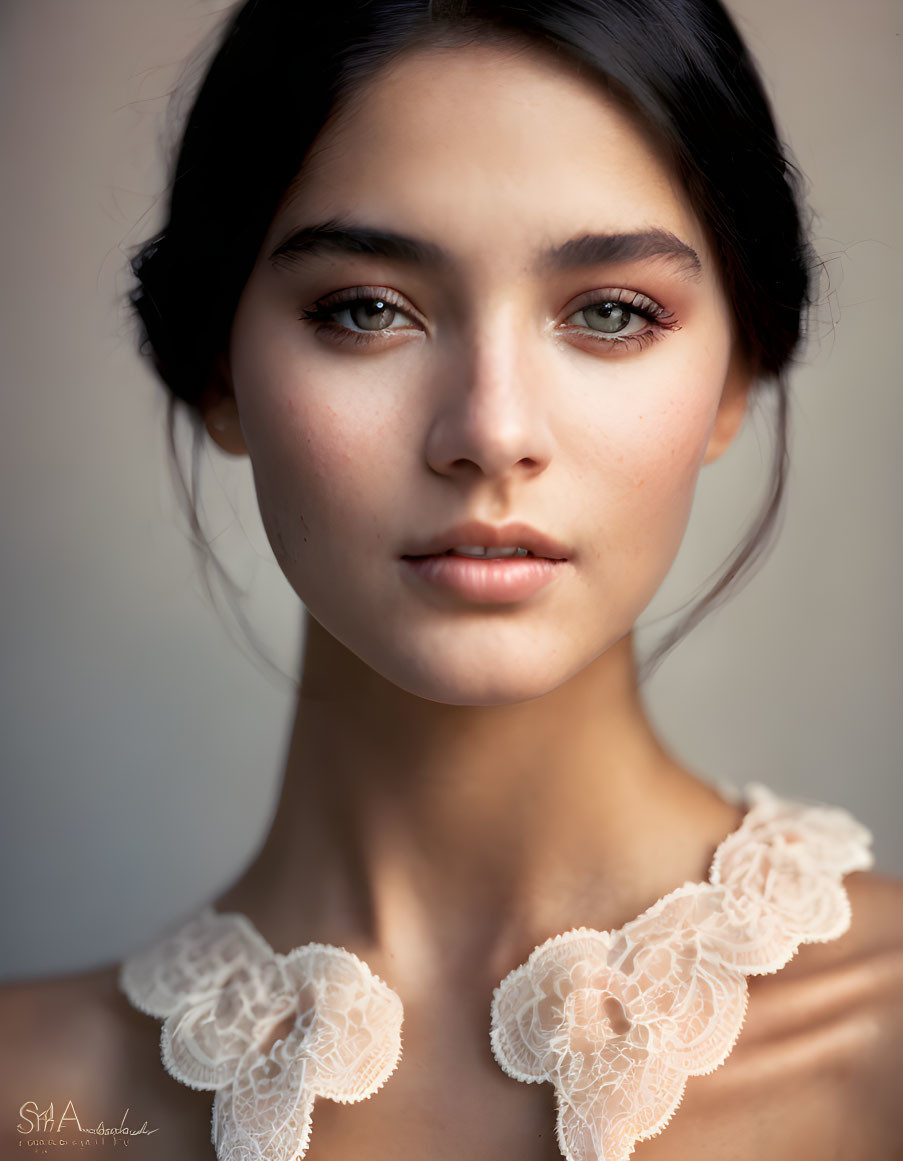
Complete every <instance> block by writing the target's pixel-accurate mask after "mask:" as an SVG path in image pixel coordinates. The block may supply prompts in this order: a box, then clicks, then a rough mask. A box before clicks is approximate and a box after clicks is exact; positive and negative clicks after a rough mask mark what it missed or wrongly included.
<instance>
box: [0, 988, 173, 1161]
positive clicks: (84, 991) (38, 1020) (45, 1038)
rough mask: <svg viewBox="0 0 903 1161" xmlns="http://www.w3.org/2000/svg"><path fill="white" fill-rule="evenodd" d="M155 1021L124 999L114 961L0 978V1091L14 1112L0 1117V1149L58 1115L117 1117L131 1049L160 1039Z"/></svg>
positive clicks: (87, 1121) (138, 1055) (131, 1064)
mask: <svg viewBox="0 0 903 1161" xmlns="http://www.w3.org/2000/svg"><path fill="white" fill-rule="evenodd" d="M155 1024H156V1022H155V1021H152V1020H150V1019H149V1018H148V1017H146V1016H144V1015H143V1014H141V1013H139V1012H136V1011H134V1010H133V1009H132V1008H131V1007H130V1006H129V1004H128V1001H127V1000H126V998H125V996H123V995H122V993H121V992H120V991H119V986H118V967H115V966H110V967H104V968H100V969H97V970H93V971H87V972H79V973H76V974H72V975H66V976H57V977H48V978H43V979H35V980H26V981H21V982H14V983H8V984H3V985H0V1029H2V1033H0V1091H2V1092H3V1094H4V1097H5V1098H6V1107H7V1109H11V1110H12V1113H13V1114H14V1115H13V1116H7V1118H6V1119H5V1120H4V1123H3V1124H2V1125H0V1152H4V1150H5V1149H6V1148H8V1147H9V1146H10V1144H11V1143H15V1146H18V1144H19V1143H20V1142H21V1140H22V1138H23V1134H25V1135H26V1136H27V1135H30V1134H34V1133H35V1132H39V1131H44V1132H49V1131H50V1124H51V1123H53V1124H54V1125H55V1126H57V1127H58V1125H59V1119H60V1118H61V1117H66V1116H68V1125H69V1126H70V1127H71V1126H74V1125H75V1124H76V1121H75V1119H74V1118H75V1117H77V1118H78V1122H79V1123H80V1124H82V1125H97V1124H98V1122H99V1121H100V1120H105V1122H106V1124H107V1125H110V1124H111V1123H117V1124H118V1123H119V1117H120V1115H121V1113H122V1109H119V1105H120V1103H121V1096H122V1093H123V1087H124V1085H129V1084H131V1085H132V1087H133V1090H134V1087H135V1082H136V1080H137V1077H136V1072H135V1069H136V1060H140V1059H142V1058H143V1057H144V1056H145V1055H146V1054H145V1052H144V1051H143V1050H142V1051H141V1052H136V1051H135V1049H136V1047H138V1046H140V1045H141V1042H142V1041H145V1042H148V1043H151V1044H152V1043H153V1042H154V1041H155V1040H156V1041H158V1040H159V1027H158V1026H157V1027H155ZM157 1055H158V1056H159V1053H158V1054H157ZM126 1103H130V1102H126ZM42 1114H47V1116H46V1117H44V1118H43V1119H42ZM114 1115H115V1116H114ZM58 1131H59V1130H58ZM4 1155H5V1152H4Z"/></svg>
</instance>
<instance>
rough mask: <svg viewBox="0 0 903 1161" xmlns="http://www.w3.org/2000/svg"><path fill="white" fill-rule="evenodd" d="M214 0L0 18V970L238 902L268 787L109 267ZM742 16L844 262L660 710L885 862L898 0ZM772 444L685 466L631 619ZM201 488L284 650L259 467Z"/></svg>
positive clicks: (288, 628)
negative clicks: (253, 482) (739, 580)
mask: <svg viewBox="0 0 903 1161" xmlns="http://www.w3.org/2000/svg"><path fill="white" fill-rule="evenodd" d="M225 7H226V5H225V4H224V3H223V0H216V2H214V0H153V2H152V3H151V2H150V0H5V3H4V4H3V5H2V7H0V96H2V100H0V109H2V114H0V116H2V135H3V137H2V156H3V159H4V160H3V168H2V174H3V176H2V186H3V215H2V231H3V249H2V256H3V264H2V276H0V277H2V294H3V303H2V317H3V324H2V325H3V334H2V344H0V360H2V375H3V379H2V383H3V403H4V419H3V423H2V426H0V440H2V458H0V465H2V480H0V483H2V492H0V495H2V535H3V548H4V552H3V559H4V570H3V573H4V582H3V600H2V603H0V642H2V660H3V681H4V691H3V692H4V696H3V699H2V707H3V708H2V717H0V730H2V738H3V770H4V777H3V812H2V832H0V851H2V859H3V865H2V866H0V872H2V873H0V882H2V884H3V893H4V899H3V914H2V931H3V944H4V947H3V954H2V961H0V973H2V974H3V975H4V976H6V977H9V978H12V977H17V976H24V975H30V974H45V973H51V972H56V971H58V970H63V969H70V968H76V967H82V966H89V965H93V964H99V963H101V962H104V961H105V960H109V959H111V958H113V957H116V958H118V957H119V956H120V954H121V953H123V952H124V951H125V950H126V949H127V948H128V947H129V946H130V945H131V944H132V943H133V942H134V941H136V940H137V939H140V938H141V937H142V936H143V935H144V934H146V933H147V932H148V931H149V930H150V929H151V928H153V927H156V926H158V925H160V924H161V923H163V922H165V921H166V920H168V919H170V918H172V917H173V916H174V915H176V914H181V913H182V912H183V911H184V910H185V908H187V907H188V906H191V905H193V904H194V903H198V904H200V903H201V902H203V901H204V900H206V899H207V898H208V897H210V896H212V895H213V894H214V893H215V892H217V891H219V890H221V889H223V888H224V886H225V884H226V883H227V881H229V880H230V879H231V878H233V877H234V876H235V875H236V874H237V873H238V871H239V870H240V868H241V865H242V863H243V862H244V860H245V859H246V858H248V857H249V855H250V854H251V852H252V849H253V847H254V845H255V844H256V843H257V842H258V841H259V840H260V839H261V838H262V837H263V833H264V831H265V829H266V827H267V823H268V816H269V811H270V809H271V807H272V805H273V796H274V794H275V791H276V779H277V777H278V774H279V770H280V760H281V751H282V745H283V738H284V733H285V729H286V726H287V724H288V721H287V715H288V712H289V709H290V693H289V687H288V685H287V683H285V682H282V683H281V684H280V683H278V682H274V681H273V680H272V679H271V678H268V677H266V676H265V675H264V673H263V671H262V669H261V667H260V666H259V665H256V666H255V663H254V662H253V661H249V660H248V659H247V657H246V656H244V655H243V653H242V652H241V651H240V650H239V649H238V648H237V647H236V646H235V645H234V644H233V643H232V642H231V641H230V639H229V637H228V635H227V633H226V632H225V630H224V629H223V627H222V624H221V622H220V621H219V620H218V619H217V617H216V615H215V614H214V613H213V612H212V610H211V608H210V606H209V604H208V603H207V601H206V599H205V598H204V597H203V595H202V590H201V586H200V583H199V581H198V580H197V575H196V572H195V567H194V564H193V562H192V558H191V554H190V550H189V547H188V543H187V538H186V535H185V529H184V522H183V521H182V519H181V518H180V517H179V516H178V515H177V512H176V506H175V502H174V498H173V490H172V486H171V482H170V479H169V476H168V469H167V466H166V456H165V447H164V438H163V393H162V391H161V390H160V389H159V388H158V386H157V384H156V383H155V381H154V380H153V378H152V377H151V375H150V373H149V372H148V370H147V368H146V367H145V366H144V365H143V364H142V363H141V362H140V361H139V359H138V358H137V356H136V355H135V354H134V351H133V332H132V328H131V323H130V321H129V320H128V317H127V315H126V312H125V311H124V310H123V309H122V306H121V302H122V296H123V294H124V292H125V290H126V289H127V287H128V280H127V278H126V276H125V273H124V265H125V257H126V254H127V253H128V252H129V251H130V250H131V248H132V247H134V246H135V245H136V244H137V243H138V242H139V241H140V240H142V239H143V238H144V237H146V236H147V235H148V234H149V233H150V232H151V231H152V229H153V228H154V227H155V225H156V224H157V222H158V220H159V219H158V212H159V204H158V197H159V194H160V192H161V190H162V189H163V185H164V181H165V178H164V171H163V169H162V168H161V163H160V159H161V156H162V155H163V153H164V152H165V149H166V143H167V140H168V139H167V136H166V133H167V130H166V95H167V94H168V92H169V91H170V90H171V89H172V88H173V86H174V85H175V83H176V80H177V78H178V76H179V72H180V68H181V65H182V63H183V61H184V60H185V58H186V57H187V56H188V54H189V52H190V51H191V50H192V49H193V47H194V46H196V45H198V44H199V43H200V42H201V40H202V39H203V37H204V36H205V34H206V33H207V32H208V30H209V29H210V28H211V27H212V26H213V24H214V23H215V18H216V15H217V12H218V11H221V10H224V8H225ZM732 8H733V10H734V11H735V12H736V13H737V15H738V17H739V20H740V23H741V27H742V28H743V29H744V31H745V32H746V34H747V37H748V39H749V41H750V44H751V46H752V48H753V51H754V52H755V53H756V55H757V56H758V58H759V60H760V62H761V64H762V66H763V70H764V74H765V77H766V80H767V83H768V85H769V86H770V90H771V92H772V94H773V96H774V99H775V104H776V107H777V109H778V113H779V117H780V120H781V122H782V124H783V126H784V128H785V132H786V135H787V137H788V139H789V141H790V143H791V145H792V147H793V149H794V151H795V153H796V156H797V158H798V160H799V162H800V164H801V166H802V168H803V169H804V171H805V172H806V173H807V174H808V176H809V179H810V182H811V201H812V203H813V205H814V207H815V209H816V210H817V212H818V214H819V215H820V219H819V222H818V224H817V227H816V240H817V244H818V247H819V250H820V252H821V254H822V255H823V256H824V257H825V258H827V259H828V262H827V269H828V273H829V276H830V281H829V284H827V285H826V287H825V290H826V294H825V298H824V300H823V302H822V305H821V307H820V310H819V312H818V315H817V325H816V332H817V333H816V344H815V345H814V347H813V349H812V350H811V351H810V353H809V354H808V356H807V358H806V361H805V364H804V365H803V366H802V367H801V369H800V370H799V372H798V373H797V374H796V375H795V377H794V380H793V395H794V414H795V432H794V439H793V475H792V481H791V490H790V496H789V504H788V509H787V513H788V514H787V518H786V522H785V526H784V530H783V534H782V538H781V541H780V543H779V547H778V549H777V550H776V552H775V554H774V555H773V557H772V558H771V560H770V561H769V563H768V564H767V565H766V566H765V569H764V571H763V572H762V573H761V574H760V575H759V576H758V578H757V579H755V580H754V581H753V582H752V584H751V585H750V587H749V588H748V589H747V590H745V591H744V592H743V593H742V594H741V595H740V596H738V597H737V598H736V599H735V600H734V601H733V602H732V603H731V604H730V605H729V606H728V607H727V608H726V609H725V610H724V611H723V612H721V613H718V614H715V616H714V617H713V618H712V619H711V620H710V621H708V622H706V623H704V625H703V626H702V627H701V628H699V629H698V630H696V632H695V633H694V634H693V635H692V636H691V637H690V638H689V639H688V640H687V641H686V643H685V644H684V645H683V646H681V648H680V649H679V650H678V652H677V653H676V654H675V655H673V657H672V658H671V659H670V660H669V661H668V662H666V664H665V666H664V667H663V669H662V670H661V671H660V673H659V674H658V676H657V677H656V678H655V679H654V680H653V682H652V684H651V685H650V687H649V697H650V701H651V706H652V709H653V712H654V714H655V716H656V718H657V719H658V721H659V722H660V724H661V727H662V729H663V731H664V733H665V735H666V737H667V738H668V739H669V740H670V742H671V743H672V745H674V746H675V747H676V748H677V750H678V751H679V752H680V753H681V754H682V755H683V756H684V757H685V758H686V760H687V761H688V762H690V763H691V764H692V765H693V766H694V768H695V769H697V770H698V771H699V772H700V773H701V774H704V775H705V776H706V777H708V778H710V779H711V780H712V781H714V782H716V783H717V782H722V781H723V782H725V783H728V784H732V785H741V784H742V783H743V782H745V781H746V780H748V779H755V778H759V779H762V780H763V781H766V782H768V783H769V784H770V785H771V786H772V787H773V788H774V789H776V790H778V791H783V792H787V793H796V794H800V795H803V796H810V797H812V798H815V799H819V800H823V801H829V802H834V803H838V804H843V805H846V806H848V807H850V808H851V809H853V810H854V812H855V813H857V814H858V815H859V817H860V818H862V819H863V821H865V822H866V823H867V824H869V825H870V826H871V827H872V828H873V829H874V831H875V834H876V846H877V853H878V862H879V865H880V866H881V867H883V868H884V869H885V870H888V871H893V872H895V873H900V872H901V871H903V846H901V842H900V839H901V813H903V785H901V779H900V777H899V772H900V769H901V752H903V725H901V719H903V712H901V710H903V707H901V699H900V675H901V655H903V632H901V627H903V614H901V601H900V598H899V593H900V589H901V579H903V578H901V563H903V561H901V532H900V498H901V483H903V480H901V474H903V473H901V466H900V465H901V456H900V440H901V435H903V390H901V388H903V382H901V378H903V377H901V374H900V356H899V336H900V331H901V316H900V308H901V304H903V295H901V290H903V287H901V284H900V276H899V269H900V266H901V261H900V258H901V250H900V240H901V230H900V211H899V207H900V206H901V205H903V190H901V172H900V170H901V166H900V156H901V150H900V136H899V108H900V100H901V95H903V94H901V91H900V90H901V84H900V77H901V76H903V70H901V68H900V64H901V61H900V55H901V43H903V42H901V36H900V31H901V30H900V24H901V18H900V13H899V10H898V9H897V6H896V5H892V4H891V3H889V2H883V0H867V2H865V3H862V4H859V5H856V7H855V10H853V9H851V8H850V5H849V3H848V2H847V0H817V2H816V0H807V2H805V3H801V2H799V0H794V2H792V3H790V4H788V3H787V0H755V2H753V0H737V2H736V3H734V4H733V5H732ZM766 431H767V426H766V425H765V423H764V422H763V420H762V417H759V418H758V419H757V418H756V417H755V416H754V417H753V418H752V419H751V420H750V422H748V424H747V425H746V427H745V430H744V433H743V435H742V437H741V439H740V441H739V442H738V444H736V445H735V447H734V448H732V449H731V451H730V452H729V453H728V455H727V456H726V457H725V459H724V460H722V461H721V462H719V463H718V464H716V465H714V466H712V467H710V468H706V469H705V470H704V471H703V476H702V482H701V485H700V489H699V493H698V499H697V506H696V509H695V512H694V516H693V520H692V524H691V528H690V531H689V533H688V537H687V541H686V544H685V546H684V549H683V550H682V552H681V555H680V557H679V560H678V562H677V564H676V565H675V568H674V570H673V571H672V575H671V577H670V578H669V581H668V582H667V585H666V588H665V590H663V592H662V594H661V595H660V597H659V598H657V600H656V602H655V604H654V606H653V607H652V608H651V609H650V610H649V611H648V612H647V613H646V614H645V615H644V617H643V619H642V622H641V623H642V624H648V623H649V622H650V621H651V620H652V619H653V616H655V615H660V614H664V613H666V612H667V611H668V610H669V609H673V608H675V607H676V606H677V605H678V604H680V603H681V602H682V601H683V600H685V599H686V598H688V597H689V596H690V595H692V593H693V592H694V591H695V590H696V588H697V586H698V585H699V584H701V583H702V582H704V581H705V579H706V578H707V577H708V576H709V574H710V573H711V571H712V570H713V569H715V568H716V566H717V565H718V564H719V563H720V561H721V560H722V558H723V557H724V556H725V555H726V554H727V552H728V551H729V550H730V549H731V547H732V546H733V545H734V543H736V541H737V540H738V539H739V537H740V534H741V532H742V529H743V526H744V524H745V521H746V519H747V518H748V517H749V515H750V514H751V513H752V511H753V510H754V508H755V507H756V505H757V503H758V498H759V496H760V494H761V489H762V487H763V486H764V482H765V465H766V462H767V455H768V447H767V441H766V434H765V433H766ZM205 475H206V478H207V486H206V491H205V496H206V508H207V515H208V520H209V523H210V526H211V528H212V529H213V532H214V533H215V535H216V536H217V545H218V547H219V549H220V551H221V552H222V553H223V555H224V557H225V559H226V560H227V561H228V563H229V565H230V568H231V569H232V571H233V573H234V575H236V577H237V578H238V579H239V580H240V581H241V582H242V583H243V584H244V585H245V586H246V587H247V588H248V593H249V595H248V600H247V607H248V608H249V612H250V615H251V616H252V618H253V620H254V622H255V624H256V625H258V627H259V629H260V632H261V636H262V637H263V639H264V642H265V645H266V648H267V649H268V650H269V651H270V652H271V654H272V655H273V656H274V657H275V658H276V659H277V660H278V662H279V664H281V665H282V667H283V668H284V669H286V670H289V671H291V669H292V667H293V658H294V657H295V655H296V652H297V647H298V626H299V616H298V610H297V608H296V602H295V601H294V598H293V597H292V595H291V594H290V592H289V591H288V588H287V586H286V585H285V583H284V582H283V581H282V579H281V576H280V574H279V573H278V570H277V569H276V567H275V565H274V564H273V562H272V560H271V558H270V555H269V550H268V548H267V546H266V543H265V539H264V537H263V534H262V532H261V530H260V527H259V524H258V522H257V517H256V509H255V507H254V502H253V498H252V495H251V490H250V477H249V474H248V469H247V465H246V463H244V462H241V463H238V462H235V461H228V460H227V459H225V457H222V456H221V455H219V454H218V453H216V454H214V452H212V451H211V453H210V454H209V456H208V458H207V461H206V466H205ZM644 639H645V640H647V641H648V640H649V639H650V638H648V637H646V638H644ZM246 652H247V651H246Z"/></svg>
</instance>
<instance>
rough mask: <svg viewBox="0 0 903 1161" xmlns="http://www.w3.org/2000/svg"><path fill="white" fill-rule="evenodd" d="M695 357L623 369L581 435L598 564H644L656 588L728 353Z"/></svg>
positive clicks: (684, 508) (673, 548) (683, 520)
mask: <svg viewBox="0 0 903 1161" xmlns="http://www.w3.org/2000/svg"><path fill="white" fill-rule="evenodd" d="M694 354H695V357H693V358H687V359H686V360H685V361H683V362H676V361H675V360H673V358H671V359H667V358H665V359H662V360H660V361H656V360H649V361H648V362H647V363H646V365H645V366H644V367H643V369H642V374H640V369H639V365H638V364H637V365H636V367H635V368H625V375H624V379H625V382H624V384H623V386H624V388H625V389H624V391H623V392H615V393H614V394H613V395H611V396H607V397H606V399H605V401H604V404H602V403H600V404H598V405H597V407H596V420H595V422H594V423H593V424H592V425H588V426H587V428H585V429H584V432H583V434H582V436H581V439H582V440H583V441H584V446H585V449H586V454H587V463H588V464H589V465H590V466H589V469H588V470H589V471H590V472H591V473H592V486H591V488H590V492H591V493H592V494H593V495H595V496H596V497H597V499H596V500H595V501H593V500H592V499H590V500H589V502H590V503H591V504H593V507H594V509H595V514H596V517H597V521H598V523H597V535H596V536H595V538H594V544H595V545H598V559H599V560H600V561H605V560H609V561H613V562H614V561H617V563H618V565H619V566H625V565H631V564H633V565H639V564H640V563H641V562H645V563H646V564H647V565H648V568H649V580H650V584H657V583H660V581H661V579H662V578H663V577H664V574H665V572H667V569H668V567H670V564H671V561H672V560H673V558H674V556H675V555H676V553H677V549H678V548H679V546H680V542H681V540H682V538H683V534H684V531H685V529H686V525H687V521H688V519H689V515H690V508H691V506H692V502H693V495H694V492H695V489H696V482H697V479H698V476H699V471H700V469H701V467H702V463H703V459H704V456H705V452H706V448H707V446H708V442H709V436H710V434H711V431H712V427H713V424H714V420H715V415H716V412H717V408H718V402H719V400H720V396H721V390H722V386H723V383H724V375H725V372H726V367H727V357H728V352H727V348H725V349H724V350H721V349H720V348H719V349H713V350H711V351H703V352H698V351H697V352H695V353H694ZM656 362H658V365H657V366H656V365H654V364H655V363H656ZM628 371H629V372H630V379H629V382H628V375H627V372H628ZM619 386H620V385H619ZM622 398H623V400H624V402H623V403H621V402H619V401H620V400H621V399H622ZM628 401H629V402H628ZM583 490H584V494H585V491H586V489H585V485H584V489H583ZM650 596H651V594H650Z"/></svg>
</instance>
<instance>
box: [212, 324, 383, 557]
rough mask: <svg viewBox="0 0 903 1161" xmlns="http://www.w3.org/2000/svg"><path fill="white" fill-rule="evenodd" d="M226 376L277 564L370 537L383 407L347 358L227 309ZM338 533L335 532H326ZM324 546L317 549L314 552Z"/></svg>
mask: <svg viewBox="0 0 903 1161" xmlns="http://www.w3.org/2000/svg"><path fill="white" fill-rule="evenodd" d="M231 358H232V375H233V383H234V389H235V395H236V400H237V402H238V408H239V414H240V417H241V425H242V430H243V433H244V437H245V442H246V444H247V447H248V452H249V455H250V459H251V464H252V467H253V472H254V484H255V489H256V492H257V499H258V504H259V507H260V511H261V517H262V520H263V524H264V527H265V528H266V531H267V535H268V537H269V539H270V543H271V544H272V547H273V551H274V553H275V555H276V557H277V559H278V560H279V562H280V563H281V564H283V565H292V564H295V563H296V562H297V561H298V560H299V557H300V556H301V555H302V554H303V552H304V551H305V550H306V549H311V550H316V552H317V559H318V562H320V563H321V564H322V563H324V561H325V560H328V558H329V556H330V555H331V554H332V553H341V552H342V547H341V546H342V544H343V543H346V544H347V543H353V541H354V538H355V537H356V536H360V535H363V534H365V533H369V535H373V528H374V525H376V524H378V522H379V520H380V518H381V516H384V512H385V503H386V498H385V495H384V493H385V490H386V489H387V488H388V486H389V483H390V481H392V480H394V479H395V478H396V476H397V472H396V471H393V467H394V468H396V469H397V462H395V460H396V456H395V454H394V452H393V446H394V442H393V440H394V437H391V436H390V431H389V429H390V428H391V426H392V423H393V416H392V412H391V410H390V409H389V408H387V406H386V403H385V399H386V396H385V394H384V392H383V391H381V390H380V386H379V383H378V382H374V378H373V376H372V374H371V376H370V378H369V379H368V380H367V381H366V382H364V381H362V380H361V379H360V377H359V375H355V374H354V373H353V371H354V361H353V360H351V359H348V360H347V361H346V360H344V359H333V360H332V361H331V363H326V362H324V361H322V360H318V359H317V358H316V357H315V356H314V357H311V356H309V355H308V356H304V355H303V354H302V352H301V350H300V346H299V344H298V343H297V340H296V336H294V334H293V332H292V331H291V328H286V327H285V325H284V322H283V323H282V324H281V325H273V323H272V322H270V319H269V317H268V316H267V315H266V314H264V313H262V312H261V313H258V314H256V316H255V315H250V314H248V313H246V314H245V315H242V314H241V313H240V314H239V315H238V316H237V320H236V326H235V328H234V331H233V342H232V351H231ZM338 529H341V530H342V533H343V535H342V536H340V537H337V536H336V535H335V533H336V530H338ZM324 554H325V556H324Z"/></svg>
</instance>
